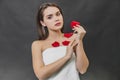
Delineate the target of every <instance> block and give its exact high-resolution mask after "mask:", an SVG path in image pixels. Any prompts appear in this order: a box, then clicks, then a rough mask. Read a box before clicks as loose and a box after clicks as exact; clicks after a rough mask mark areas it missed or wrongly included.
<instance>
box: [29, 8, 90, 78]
mask: <svg viewBox="0 0 120 80" xmlns="http://www.w3.org/2000/svg"><path fill="white" fill-rule="evenodd" d="M43 15H44V17H43V21H40V23H41V24H42V25H43V26H47V28H48V31H49V36H48V38H47V39H46V40H36V41H33V43H32V46H31V49H32V63H33V69H34V72H35V75H36V76H37V78H38V79H39V80H44V79H46V78H48V77H50V76H52V74H54V73H55V72H57V71H58V70H60V69H61V68H62V67H63V66H64V65H65V64H66V63H67V61H68V60H69V59H70V58H71V56H72V54H73V52H75V54H76V68H77V70H78V71H79V72H80V73H81V74H84V73H85V72H86V70H87V68H88V65H89V61H88V58H87V56H86V54H85V51H84V48H83V43H82V40H83V37H84V35H85V34H86V31H85V30H84V28H83V27H82V26H80V25H77V27H76V28H74V31H77V32H78V33H77V34H73V35H72V37H70V38H65V37H64V36H63V33H62V32H61V28H62V27H63V16H62V14H61V13H60V11H59V9H58V8H56V7H48V8H46V9H45V10H44V13H43ZM59 22H60V25H59V26H56V25H55V24H56V23H59ZM66 39H67V40H69V41H70V44H69V45H68V46H67V49H66V55H65V56H64V57H63V58H61V59H59V60H57V61H55V62H53V63H51V64H48V65H45V64H44V62H43V59H42V52H43V51H44V50H45V49H47V48H50V47H52V46H51V44H52V43H53V42H54V41H58V42H59V43H60V44H61V43H62V41H64V40H66ZM61 45H62V44H61Z"/></svg>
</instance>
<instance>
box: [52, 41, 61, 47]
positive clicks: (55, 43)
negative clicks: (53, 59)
mask: <svg viewBox="0 0 120 80" xmlns="http://www.w3.org/2000/svg"><path fill="white" fill-rule="evenodd" d="M52 46H53V47H58V46H60V44H59V42H57V41H55V42H54V43H52Z"/></svg>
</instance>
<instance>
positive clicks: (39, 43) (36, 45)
mask: <svg viewBox="0 0 120 80" xmlns="http://www.w3.org/2000/svg"><path fill="white" fill-rule="evenodd" d="M42 45H43V41H42V40H35V41H33V42H32V45H31V48H32V50H36V49H38V50H41V49H42Z"/></svg>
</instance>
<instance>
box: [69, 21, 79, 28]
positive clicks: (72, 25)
mask: <svg viewBox="0 0 120 80" xmlns="http://www.w3.org/2000/svg"><path fill="white" fill-rule="evenodd" d="M70 25H71V28H74V26H76V25H80V22H77V21H72V22H71V23H70Z"/></svg>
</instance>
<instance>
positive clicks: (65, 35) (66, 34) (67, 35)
mask: <svg viewBox="0 0 120 80" xmlns="http://www.w3.org/2000/svg"><path fill="white" fill-rule="evenodd" d="M72 35H73V33H64V37H66V38H70V37H71V36H72Z"/></svg>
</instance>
